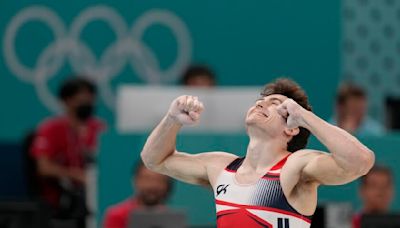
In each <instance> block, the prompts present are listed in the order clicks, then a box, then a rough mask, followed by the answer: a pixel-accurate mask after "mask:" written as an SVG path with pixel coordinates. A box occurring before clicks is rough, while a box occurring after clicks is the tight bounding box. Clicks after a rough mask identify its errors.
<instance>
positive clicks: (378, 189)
mask: <svg viewBox="0 0 400 228" xmlns="http://www.w3.org/2000/svg"><path fill="white" fill-rule="evenodd" d="M359 193H360V197H361V200H362V204H363V205H362V209H361V210H360V212H359V213H357V214H355V215H354V216H353V219H352V225H353V228H361V220H362V216H363V215H365V214H385V213H388V212H389V210H390V204H391V203H392V200H393V193H394V184H393V175H392V172H391V170H390V169H389V168H386V167H382V166H375V167H373V168H372V169H371V171H369V173H368V174H367V175H365V176H363V177H362V178H361V185H360V192H359Z"/></svg>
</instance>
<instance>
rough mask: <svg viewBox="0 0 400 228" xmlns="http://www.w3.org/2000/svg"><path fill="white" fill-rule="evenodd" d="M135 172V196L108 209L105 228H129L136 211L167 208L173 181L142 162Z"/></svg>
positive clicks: (133, 180) (133, 183) (133, 181)
mask: <svg viewBox="0 0 400 228" xmlns="http://www.w3.org/2000/svg"><path fill="white" fill-rule="evenodd" d="M133 171H134V172H133V175H132V180H131V181H132V187H133V189H135V195H134V196H132V197H130V198H128V199H126V200H125V201H123V202H121V203H118V204H116V205H114V206H111V207H110V208H108V209H107V211H106V213H105V216H104V227H105V228H125V227H126V228H127V227H128V220H129V216H130V215H131V214H132V213H133V212H134V211H135V210H138V209H143V208H162V207H165V201H166V200H167V199H168V196H169V193H170V191H171V188H172V180H171V179H170V178H169V177H168V176H164V175H162V174H159V173H155V172H153V171H151V170H149V169H147V168H146V166H144V164H143V163H142V162H141V161H140V162H139V164H138V165H137V167H136V168H135V169H134V170H133Z"/></svg>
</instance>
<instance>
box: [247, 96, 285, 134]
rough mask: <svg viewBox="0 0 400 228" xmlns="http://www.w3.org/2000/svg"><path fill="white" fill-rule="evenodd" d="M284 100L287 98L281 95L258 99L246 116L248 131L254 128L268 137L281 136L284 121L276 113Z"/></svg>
mask: <svg viewBox="0 0 400 228" xmlns="http://www.w3.org/2000/svg"><path fill="white" fill-rule="evenodd" d="M286 99H288V98H287V97H286V96H284V95H281V94H272V95H269V96H265V97H262V98H260V99H258V100H257V101H256V102H255V104H254V105H253V106H252V107H251V108H250V109H249V110H248V112H247V115H246V125H247V128H248V130H249V129H250V128H255V129H259V130H261V131H262V132H265V133H267V134H268V135H280V134H283V132H284V130H285V128H286V119H285V118H284V117H283V116H281V115H280V114H279V113H278V111H277V108H278V106H279V105H280V104H282V102H283V101H285V100H286Z"/></svg>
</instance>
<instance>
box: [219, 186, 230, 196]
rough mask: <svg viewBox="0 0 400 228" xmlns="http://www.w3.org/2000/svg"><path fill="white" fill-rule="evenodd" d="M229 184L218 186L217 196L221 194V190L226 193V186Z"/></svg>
mask: <svg viewBox="0 0 400 228" xmlns="http://www.w3.org/2000/svg"><path fill="white" fill-rule="evenodd" d="M228 186H229V184H227V185H224V184H220V185H218V187H217V196H219V194H221V192H223V193H224V194H225V193H226V188H227V187H228Z"/></svg>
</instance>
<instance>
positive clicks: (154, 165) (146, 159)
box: [140, 151, 162, 172]
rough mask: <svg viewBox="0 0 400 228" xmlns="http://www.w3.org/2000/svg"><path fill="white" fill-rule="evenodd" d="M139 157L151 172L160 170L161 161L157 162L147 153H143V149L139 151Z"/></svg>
mask: <svg viewBox="0 0 400 228" xmlns="http://www.w3.org/2000/svg"><path fill="white" fill-rule="evenodd" d="M140 157H141V159H142V161H143V164H144V166H146V168H148V169H150V170H151V171H153V172H159V171H160V167H161V165H162V162H157V161H156V160H155V159H154V158H152V157H151V156H148V155H147V153H144V152H143V151H142V152H141V153H140Z"/></svg>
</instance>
